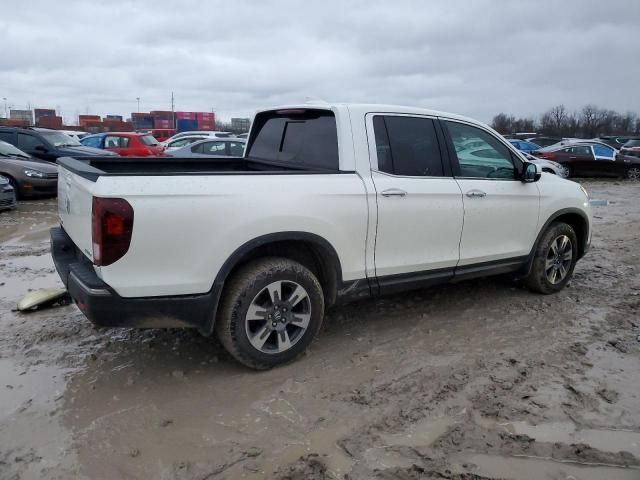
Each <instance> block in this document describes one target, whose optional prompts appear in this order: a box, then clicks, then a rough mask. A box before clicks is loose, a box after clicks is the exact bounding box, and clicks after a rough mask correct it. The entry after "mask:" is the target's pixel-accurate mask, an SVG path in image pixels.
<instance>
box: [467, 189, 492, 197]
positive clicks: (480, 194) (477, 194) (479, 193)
mask: <svg viewBox="0 0 640 480" xmlns="http://www.w3.org/2000/svg"><path fill="white" fill-rule="evenodd" d="M465 195H466V196H467V197H469V198H474V197H477V198H482V197H486V196H487V194H486V193H485V192H483V191H482V190H469V191H468V192H467V193H466V194H465Z"/></svg>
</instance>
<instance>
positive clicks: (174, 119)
mask: <svg viewBox="0 0 640 480" xmlns="http://www.w3.org/2000/svg"><path fill="white" fill-rule="evenodd" d="M174 109H175V103H174V97H173V92H171V123H173V129H174V130H175V129H176V114H175V112H174Z"/></svg>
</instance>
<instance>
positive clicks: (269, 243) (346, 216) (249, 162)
mask: <svg viewBox="0 0 640 480" xmlns="http://www.w3.org/2000/svg"><path fill="white" fill-rule="evenodd" d="M58 163H59V165H60V173H59V181H58V185H59V191H58V203H59V215H60V227H58V228H55V229H53V230H52V233H51V239H52V254H53V258H54V261H55V264H56V267H57V269H58V272H59V273H60V276H61V278H62V280H63V282H64V283H65V285H66V286H67V288H68V290H69V293H70V294H71V296H72V297H73V299H74V300H75V302H76V303H77V305H78V307H79V308H80V309H81V310H82V311H83V312H84V313H85V315H86V316H87V317H88V318H89V319H90V320H91V321H93V322H94V323H95V324H97V325H102V326H114V327H115V326H117V327H129V326H132V327H177V326H178V327H194V328H197V329H198V330H199V331H200V332H202V333H203V334H204V335H212V334H214V333H215V334H217V335H218V337H219V338H220V340H221V341H222V343H223V344H224V345H225V347H226V348H227V349H228V350H229V352H230V353H231V354H232V355H233V356H234V357H235V358H237V359H238V360H239V361H240V362H242V363H244V364H245V365H248V366H250V367H253V368H269V367H271V366H274V365H277V364H280V363H282V362H286V361H288V360H291V359H292V358H294V357H295V356H297V355H298V354H300V353H301V352H302V351H303V350H305V348H307V346H308V345H309V343H310V342H311V341H312V339H313V337H314V336H315V334H316V333H317V332H318V329H319V328H320V325H321V323H322V320H323V316H324V312H325V310H326V309H327V308H328V307H331V306H332V305H336V304H338V303H340V302H344V301H347V300H353V299H360V298H364V297H369V296H375V295H380V294H386V293H389V292H397V291H400V290H409V289H415V288H420V287H424V286H428V285H432V284H434V283H442V282H451V281H459V280H464V279H468V278H472V277H480V276H488V275H494V274H504V273H513V274H515V275H516V276H520V277H522V278H524V280H525V283H526V285H527V286H528V287H529V288H530V289H531V290H533V291H536V292H541V293H553V292H557V291H558V290H560V289H562V288H563V287H564V286H565V285H566V284H567V282H568V281H569V279H570V278H571V275H572V273H573V269H574V267H575V265H576V261H577V260H578V259H580V258H581V257H582V256H583V255H584V254H585V253H586V252H587V250H588V248H589V245H590V238H591V219H590V211H589V202H588V196H587V193H586V191H585V190H584V189H583V188H582V187H581V186H580V185H579V184H577V183H574V182H572V181H568V180H564V179H561V178H558V177H556V176H555V175H550V174H547V173H541V172H540V169H539V167H536V166H535V165H534V164H531V163H528V162H527V161H526V160H525V159H524V158H523V157H522V156H521V154H520V153H519V152H518V151H517V150H516V149H514V148H513V147H512V146H511V145H510V144H509V143H508V142H507V141H505V140H504V139H503V138H502V137H501V136H500V135H498V134H497V133H496V132H495V131H493V130H491V129H490V128H488V127H487V126H485V125H483V124H481V123H479V122H476V121H474V120H471V119H468V118H464V117H460V116H457V115H450V114H446V113H442V112H435V111H430V110H424V109H420V108H410V107H397V106H383V105H355V104H322V105H318V104H313V105H308V104H307V105H296V106H287V107H282V108H277V109H270V110H264V111H260V112H258V113H257V114H256V117H255V120H254V122H253V126H252V129H251V132H250V135H249V138H248V142H247V146H246V151H245V155H244V157H242V158H237V157H233V158H227V157H212V158H211V160H209V159H204V160H203V159H200V158H198V159H191V158H190V159H180V158H146V159H131V158H113V157H108V158H107V157H105V158H91V159H85V160H76V159H73V158H62V159H59V160H58Z"/></svg>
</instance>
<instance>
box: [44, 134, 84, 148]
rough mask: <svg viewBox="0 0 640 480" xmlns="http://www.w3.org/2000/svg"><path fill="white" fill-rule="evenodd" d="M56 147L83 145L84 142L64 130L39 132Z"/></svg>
mask: <svg viewBox="0 0 640 480" xmlns="http://www.w3.org/2000/svg"><path fill="white" fill-rule="evenodd" d="M38 133H40V135H42V136H43V137H44V138H46V139H47V141H48V142H49V143H51V144H52V145H53V146H54V147H81V146H82V144H81V143H80V142H78V141H77V140H76V139H75V138H71V137H70V136H69V135H66V134H64V133H62V132H43V131H40V132H38Z"/></svg>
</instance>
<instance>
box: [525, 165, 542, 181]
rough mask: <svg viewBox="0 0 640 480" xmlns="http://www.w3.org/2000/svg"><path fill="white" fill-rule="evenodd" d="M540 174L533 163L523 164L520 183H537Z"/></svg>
mask: <svg viewBox="0 0 640 480" xmlns="http://www.w3.org/2000/svg"><path fill="white" fill-rule="evenodd" d="M541 176H542V174H541V173H540V172H539V171H538V166H537V165H536V164H535V163H531V162H525V164H524V165H523V170H522V181H523V182H526V183H531V182H537V181H538V180H540V177H541Z"/></svg>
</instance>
